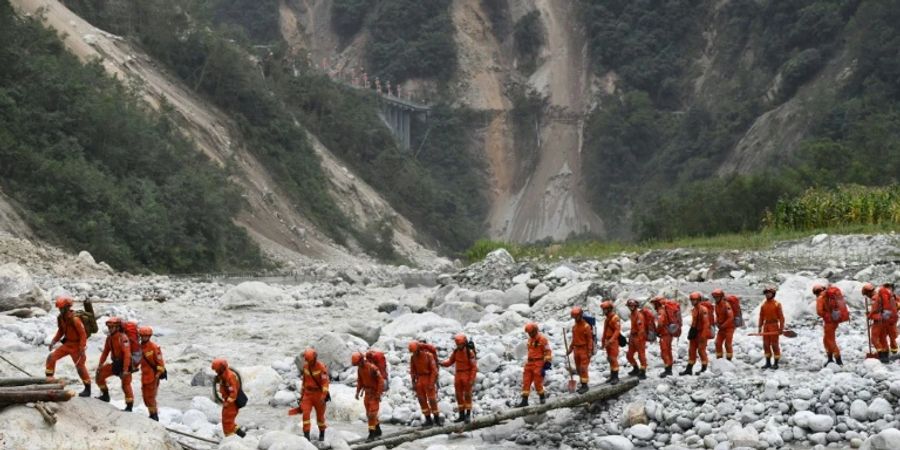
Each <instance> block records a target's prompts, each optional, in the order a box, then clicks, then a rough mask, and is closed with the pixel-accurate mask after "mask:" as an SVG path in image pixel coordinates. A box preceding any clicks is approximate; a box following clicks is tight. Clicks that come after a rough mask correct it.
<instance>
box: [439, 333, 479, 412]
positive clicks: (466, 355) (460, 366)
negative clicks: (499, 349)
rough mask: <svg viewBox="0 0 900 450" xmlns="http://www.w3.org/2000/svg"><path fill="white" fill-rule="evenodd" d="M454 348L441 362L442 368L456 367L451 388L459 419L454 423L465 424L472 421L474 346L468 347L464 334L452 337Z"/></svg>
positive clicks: (476, 367) (476, 365) (476, 372)
mask: <svg viewBox="0 0 900 450" xmlns="http://www.w3.org/2000/svg"><path fill="white" fill-rule="evenodd" d="M453 342H454V343H455V344H456V348H455V349H454V350H453V353H451V354H450V357H449V358H447V359H446V360H444V361H441V365H442V366H444V367H450V366H452V365H454V364H455V365H456V373H455V375H454V376H453V387H454V389H455V391H456V407H457V410H458V411H459V418H457V419H456V420H455V421H454V422H463V421H464V422H466V423H469V421H470V420H471V419H472V387H473V386H474V385H475V376H476V375H477V374H478V360H477V359H476V354H475V348H474V345H472V346H470V345H469V339H468V338H466V335H464V334H461V333H460V334H457V335H456V336H454V337H453Z"/></svg>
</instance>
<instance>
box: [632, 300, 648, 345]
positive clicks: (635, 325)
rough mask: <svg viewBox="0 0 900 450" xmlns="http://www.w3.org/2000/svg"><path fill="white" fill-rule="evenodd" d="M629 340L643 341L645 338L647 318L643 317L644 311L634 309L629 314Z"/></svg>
mask: <svg viewBox="0 0 900 450" xmlns="http://www.w3.org/2000/svg"><path fill="white" fill-rule="evenodd" d="M630 335H631V338H632V339H634V338H638V339H643V338H646V337H647V318H646V317H644V310H643V309H641V308H638V309H635V310H634V311H633V312H632V313H631V331H630Z"/></svg>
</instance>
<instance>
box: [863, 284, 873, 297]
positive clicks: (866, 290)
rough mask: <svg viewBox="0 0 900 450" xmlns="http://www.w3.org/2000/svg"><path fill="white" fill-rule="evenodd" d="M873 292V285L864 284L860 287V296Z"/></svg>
mask: <svg viewBox="0 0 900 450" xmlns="http://www.w3.org/2000/svg"><path fill="white" fill-rule="evenodd" d="M873 292H875V285H874V284H872V283H866V284H864V285H863V287H862V294H863V295H869V294H871V293H873Z"/></svg>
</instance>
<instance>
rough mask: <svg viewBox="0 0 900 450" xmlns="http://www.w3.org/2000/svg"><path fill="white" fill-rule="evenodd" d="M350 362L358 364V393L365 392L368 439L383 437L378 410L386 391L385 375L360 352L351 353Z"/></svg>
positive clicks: (356, 396)
mask: <svg viewBox="0 0 900 450" xmlns="http://www.w3.org/2000/svg"><path fill="white" fill-rule="evenodd" d="M350 363H351V364H353V365H354V366H356V368H357V369H356V395H355V396H354V398H356V399H357V400H359V393H360V392H362V393H363V405H365V407H366V419H367V420H368V423H369V436H368V437H367V438H366V440H367V441H372V440H375V439H377V438H379V437H381V424H380V423H379V422H378V411H379V409H380V408H381V395H382V394H383V393H384V384H385V383H384V376H382V374H381V370H380V369H379V368H378V366H376V365H375V364H374V363H372V362H370V361H369V359H368V358H366V357H364V356H363V354H362V353H360V352H354V353H353V354H352V355H350Z"/></svg>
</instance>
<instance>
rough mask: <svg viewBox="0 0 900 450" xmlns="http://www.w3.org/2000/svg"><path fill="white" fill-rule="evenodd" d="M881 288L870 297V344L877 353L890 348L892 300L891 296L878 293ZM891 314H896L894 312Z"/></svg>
mask: <svg viewBox="0 0 900 450" xmlns="http://www.w3.org/2000/svg"><path fill="white" fill-rule="evenodd" d="M882 290H883V289H879V290H878V291H877V292H876V293H874V294H873V295H872V297H870V299H871V303H870V305H869V314H868V317H869V319H871V320H872V345H874V346H875V350H876V351H878V352H879V353H881V352H887V351H889V350H890V342H889V341H890V334H889V332H888V328H890V325H891V323H890V318H891V315H892V314H891V309H892V308H893V304H894V301H893V299H892V298H888V297H886V296H882V295H880V294H881V292H882ZM893 315H896V313H894V314H893Z"/></svg>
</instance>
